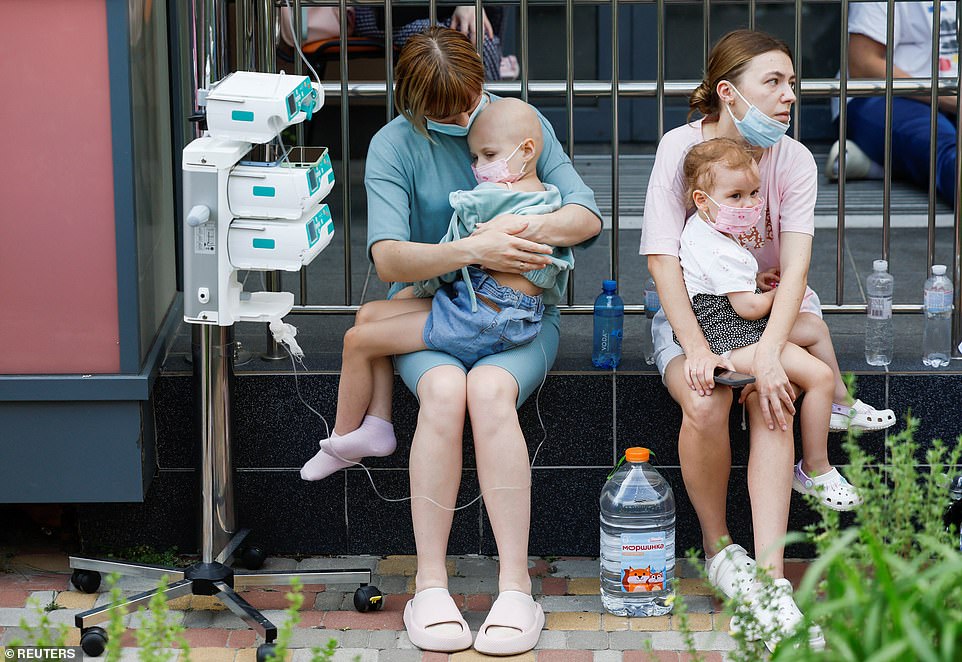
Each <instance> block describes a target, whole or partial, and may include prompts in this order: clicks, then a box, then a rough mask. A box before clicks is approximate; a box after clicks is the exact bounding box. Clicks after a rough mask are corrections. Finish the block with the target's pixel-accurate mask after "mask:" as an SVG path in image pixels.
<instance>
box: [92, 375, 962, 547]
mask: <svg viewBox="0 0 962 662" xmlns="http://www.w3.org/2000/svg"><path fill="white" fill-rule="evenodd" d="M336 387H337V375H336V374H310V375H300V376H299V377H298V379H297V383H296V384H295V380H294V378H293V377H292V376H290V375H267V374H250V375H239V376H237V377H236V379H235V392H234V396H233V407H234V458H235V467H236V469H237V479H236V483H235V486H236V488H235V492H236V495H237V512H238V520H239V521H238V524H239V525H240V526H242V527H248V528H251V529H252V530H253V534H252V538H251V540H252V541H254V542H258V543H260V544H261V545H263V546H264V547H265V549H266V550H267V551H268V552H269V553H275V554H279V553H290V554H348V553H367V554H410V553H414V551H415V550H414V538H413V535H412V532H411V526H410V514H409V513H410V511H409V508H410V505H409V503H408V502H406V501H400V502H390V503H389V502H385V501H382V500H380V499H379V498H377V496H376V495H375V494H374V491H373V489H372V487H371V484H370V482H369V480H368V477H367V475H366V474H365V473H364V472H363V471H362V470H360V469H351V470H348V471H346V472H339V473H337V474H335V475H334V476H331V477H329V478H327V479H325V480H324V481H320V482H315V483H306V482H304V481H302V480H300V478H299V476H298V473H297V472H298V468H299V467H300V465H301V464H302V463H303V462H304V461H306V460H307V459H308V458H309V457H311V456H312V455H313V453H314V452H315V451H316V448H317V442H318V440H320V439H321V438H323V437H324V436H325V432H324V425H323V423H322V422H321V421H320V420H319V419H318V418H317V417H316V416H315V415H314V414H313V413H311V412H310V411H309V410H308V409H307V407H305V406H304V404H302V403H301V402H300V400H299V398H298V389H299V391H300V395H301V397H303V398H304V400H305V401H306V402H307V403H309V404H310V405H311V406H312V407H314V408H315V409H317V410H318V411H320V412H321V413H322V414H323V415H324V416H326V417H327V418H328V421H329V422H333V418H334V402H335V392H336ZM858 387H859V395H860V396H861V397H862V398H863V399H865V400H866V401H868V402H871V403H873V404H876V405H881V404H882V403H886V404H887V406H890V407H892V408H893V409H894V410H895V412H896V414H897V415H898V416H899V417H900V418H901V417H903V416H904V415H905V414H906V412H907V411H908V410H909V409H910V408H911V410H912V413H913V414H914V415H915V416H917V417H919V418H921V421H922V423H921V427H920V432H919V437H918V438H919V439H920V440H926V439H931V438H933V437H941V438H943V439H946V440H950V439H954V438H955V437H957V436H958V435H959V434H960V433H962V418H960V417H959V415H958V412H959V403H960V402H962V377H960V376H959V375H958V374H946V375H938V376H930V375H911V374H905V375H897V374H893V375H889V376H886V375H884V374H879V373H873V374H865V375H860V377H859V381H858ZM154 398H155V400H154V402H155V412H156V428H157V436H158V438H157V449H158V472H157V475H156V476H155V478H154V481H153V484H152V486H151V488H150V490H149V492H148V494H147V498H146V500H145V501H144V503H142V504H109V505H89V506H82V507H81V508H80V519H81V531H82V535H83V539H84V543H85V545H86V546H87V548H88V551H97V550H103V549H114V550H116V549H119V548H123V547H132V546H136V545H145V544H147V545H151V546H153V547H156V548H159V549H166V548H169V547H171V546H176V547H178V549H180V550H182V551H188V550H194V549H196V545H197V542H196V541H197V536H196V531H197V526H198V525H197V514H198V502H197V486H196V483H197V481H196V478H195V474H194V467H195V466H196V459H195V453H196V449H195V448H194V444H193V442H192V438H193V432H192V425H191V416H192V412H193V393H192V386H191V378H190V376H189V375H182V374H165V375H163V376H161V377H160V378H159V379H158V380H157V384H156V387H155V392H154ZM539 413H540V416H541V419H542V420H543V421H544V425H545V431H546V437H545V441H544V444H543V445H542V446H541V450H540V452H539V454H538V457H537V462H536V464H535V469H534V472H533V477H532V484H533V488H532V489H533V496H532V527H531V537H530V551H531V553H532V554H538V555H595V554H597V553H598V524H597V522H598V495H599V493H600V491H601V487H602V485H603V484H604V481H605V477H606V475H607V473H608V471H609V470H610V467H611V466H612V465H613V463H614V462H615V459H616V456H620V454H621V452H623V450H624V449H625V448H627V447H628V446H632V445H643V446H647V447H649V448H651V449H653V450H654V451H655V452H656V454H657V460H658V463H659V466H660V470H661V471H662V472H663V473H664V474H665V476H666V477H667V479H668V480H669V482H670V483H671V485H672V486H673V487H674V491H675V500H676V503H677V516H678V520H677V522H678V524H677V548H678V550H679V552H680V553H681V552H683V551H684V550H686V549H688V548H690V547H697V546H699V545H700V542H701V541H700V531H699V528H698V524H697V520H696V518H695V516H694V512H693V510H692V507H691V504H690V502H689V501H688V498H687V495H686V493H685V490H684V484H683V482H682V477H681V469H680V467H679V460H678V452H677V443H676V441H677V432H678V427H679V424H680V421H681V414H680V410H679V409H678V407H677V405H675V403H674V402H673V401H672V400H671V398H670V397H669V396H668V394H667V392H666V391H665V389H664V388H663V387H662V385H661V382H660V379H659V378H658V376H657V375H656V374H653V373H623V374H618V375H617V376H613V375H611V374H610V373H607V374H606V373H591V372H580V373H552V374H551V375H550V376H549V378H548V379H547V381H546V383H545V385H544V388H543V390H542V392H541V395H540V397H539V398H537V399H535V398H531V399H530V400H529V401H528V402H527V403H526V404H525V405H524V407H523V408H522V410H521V414H520V416H521V421H522V428H523V430H524V431H525V435H526V436H527V438H528V447H529V453H532V454H533V453H534V450H535V448H536V447H537V446H538V444H539V443H540V442H541V440H542V438H543V437H544V436H545V435H544V433H542V431H541V427H540V424H539V422H538V417H539ZM416 417H417V403H416V401H415V399H414V398H413V396H412V395H411V394H410V393H408V391H407V390H406V389H404V388H403V386H402V385H401V384H400V383H398V385H397V397H396V401H395V428H396V431H397V434H398V440H399V447H398V451H397V452H396V453H395V454H394V455H393V456H391V457H388V458H375V459H372V460H371V461H370V462H369V465H370V467H371V476H372V478H373V480H374V483H375V484H376V486H377V489H378V490H379V491H380V492H381V493H382V494H383V495H384V496H386V497H388V498H391V499H398V498H403V497H405V496H407V495H408V494H409V487H408V477H407V471H406V461H407V456H408V450H409V448H410V443H411V438H412V436H413V433H414V426H415V423H416ZM729 428H730V433H731V440H732V458H733V464H734V466H733V469H732V473H731V479H730V485H731V487H730V491H729V501H728V514H729V522H730V527H731V531H732V535H733V536H734V537H735V539H736V540H738V541H739V542H740V543H742V544H743V545H745V546H746V547H750V543H751V511H750V507H749V500H748V490H747V485H746V474H747V470H746V464H747V461H748V434H747V432H745V431H743V430H742V429H741V410H740V408H739V407H733V409H732V414H731V419H730V425H729ZM796 432H797V431H796ZM797 436H798V435H797V434H796V438H797ZM840 440H841V436H840V435H832V438H831V439H830V443H831V451H830V456H831V459H832V460H833V461H834V462H836V463H842V462H843V461H844V457H843V455H842V452H841V448H840V443H839V442H840ZM861 444H862V446H863V448H864V449H865V450H866V451H868V452H869V453H871V454H873V455H875V456H876V457H881V456H882V455H883V453H884V435H883V434H881V433H875V434H866V435H863V436H862V437H861ZM464 449H465V451H464V458H465V459H464V478H463V481H462V484H461V495H462V496H461V499H460V501H459V504H465V503H467V502H469V501H471V500H472V499H473V498H474V497H475V496H476V495H477V494H478V490H479V488H478V482H477V477H476V472H475V470H474V467H475V462H474V454H473V449H472V444H471V436H470V429H466V430H465V444H464ZM920 461H924V459H923V458H920ZM812 519H813V514H812V513H811V512H810V511H809V510H808V508H807V507H806V506H805V504H804V503H803V502H802V500H801V499H800V498H798V497H797V495H796V497H795V498H794V499H793V503H792V517H791V522H790V526H791V528H793V529H796V530H797V529H800V528H801V527H803V526H804V525H805V524H806V523H808V522H810V521H812ZM449 550H450V553H452V554H465V553H483V554H494V553H495V550H496V547H495V540H494V536H493V533H492V531H491V528H490V525H489V523H488V520H487V517H486V515H485V513H484V509H483V507H482V504H481V503H480V502H475V503H473V504H471V505H469V506H468V507H467V508H464V509H463V510H460V511H458V512H457V514H456V515H455V520H454V527H453V530H452V535H451V540H450V546H449ZM805 552H806V550H805V548H795V549H793V550H789V553H790V554H793V555H796V556H797V555H805Z"/></svg>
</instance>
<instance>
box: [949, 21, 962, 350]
mask: <svg viewBox="0 0 962 662" xmlns="http://www.w3.org/2000/svg"><path fill="white" fill-rule="evenodd" d="M956 6H958V5H956ZM955 33H956V34H958V33H959V15H958V12H956V15H955ZM956 85H957V87H956V89H957V90H962V66H960V67H959V68H958V77H957V78H956ZM955 153H956V154H960V153H962V113H960V112H956V114H955ZM953 202H954V203H955V204H954V206H953V208H952V218H953V220H954V228H953V230H954V232H955V236H954V237H953V241H954V243H955V250H954V251H953V252H952V271H951V273H952V282H953V283H954V284H955V302H954V304H955V305H954V306H953V308H952V354H953V355H954V356H956V357H957V356H959V355H960V351H959V343H960V342H962V273H960V272H962V220H960V216H959V214H960V212H962V163H960V162H959V159H958V157H956V159H955V199H954V201H953Z"/></svg>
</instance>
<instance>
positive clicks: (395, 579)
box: [371, 575, 408, 595]
mask: <svg viewBox="0 0 962 662" xmlns="http://www.w3.org/2000/svg"><path fill="white" fill-rule="evenodd" d="M371 583H372V584H373V585H374V586H377V587H378V589H380V591H381V593H383V594H384V595H388V594H390V593H405V592H406V591H407V586H408V578H407V577H403V576H401V575H378V576H377V577H375V578H374V579H373V580H372V582H371Z"/></svg>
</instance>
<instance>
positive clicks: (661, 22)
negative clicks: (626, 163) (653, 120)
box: [655, 0, 665, 140]
mask: <svg viewBox="0 0 962 662" xmlns="http://www.w3.org/2000/svg"><path fill="white" fill-rule="evenodd" d="M655 41H656V44H655V48H656V49H657V52H656V53H655V69H656V71H655V105H656V106H657V108H656V112H657V114H658V126H657V131H658V139H659V140H661V137H662V136H663V135H665V0H658V3H657V5H656V6H655Z"/></svg>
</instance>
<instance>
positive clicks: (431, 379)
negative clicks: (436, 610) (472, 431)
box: [409, 365, 467, 591]
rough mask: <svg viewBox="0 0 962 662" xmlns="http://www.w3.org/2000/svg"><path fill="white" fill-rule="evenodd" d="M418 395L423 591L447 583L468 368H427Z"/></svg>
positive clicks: (416, 513)
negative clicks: (447, 562) (447, 558)
mask: <svg viewBox="0 0 962 662" xmlns="http://www.w3.org/2000/svg"><path fill="white" fill-rule="evenodd" d="M418 399H419V400H420V404H421V408H420V411H419V412H418V424H417V429H416V430H415V431H414V441H413V443H412V444H411V456H410V469H409V471H410V478H411V496H412V497H413V498H412V499H411V520H412V522H413V525H414V541H415V544H416V545H417V555H418V571H417V575H416V577H415V585H416V588H417V590H418V591H423V590H424V589H426V588H432V587H436V586H437V587H443V588H446V587H447V585H448V574H447V569H446V567H445V563H444V562H445V556H446V554H447V549H448V537H449V536H450V534H451V522H452V521H453V519H454V513H453V512H452V511H451V510H449V509H450V508H454V506H455V503H456V501H457V498H458V487H459V486H460V484H461V441H462V436H463V433H464V413H465V402H466V399H467V390H466V377H465V374H464V372H463V371H462V370H461V369H460V368H458V367H456V366H451V365H442V366H438V367H436V368H432V369H431V370H428V371H427V372H426V373H424V375H423V376H422V377H421V380H420V381H419V382H418ZM425 497H426V498H425ZM428 499H430V501H429V500H428ZM433 502H437V503H438V504H441V505H442V506H444V507H443V508H442V507H439V506H438V505H437V504H436V503H433Z"/></svg>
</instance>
